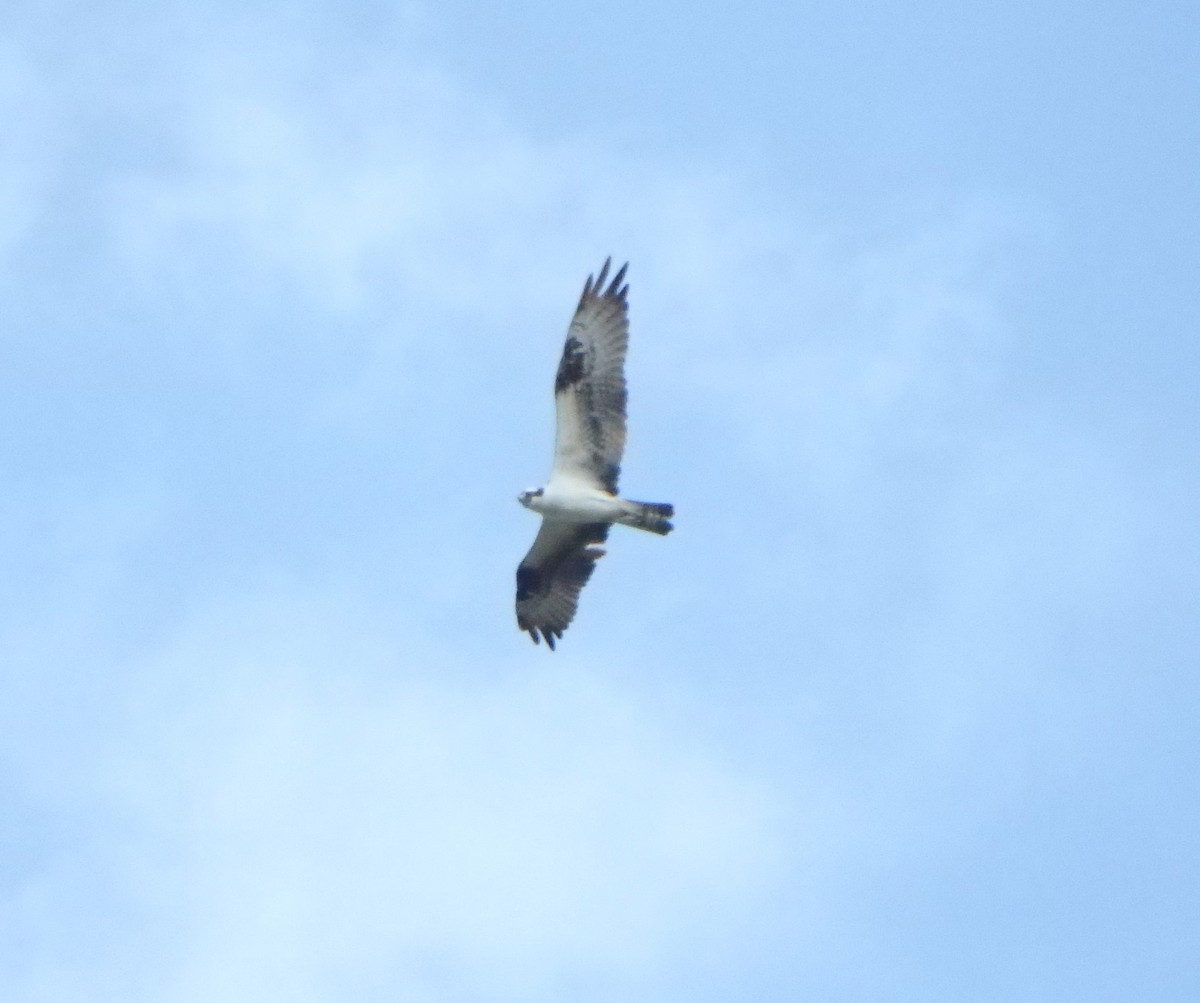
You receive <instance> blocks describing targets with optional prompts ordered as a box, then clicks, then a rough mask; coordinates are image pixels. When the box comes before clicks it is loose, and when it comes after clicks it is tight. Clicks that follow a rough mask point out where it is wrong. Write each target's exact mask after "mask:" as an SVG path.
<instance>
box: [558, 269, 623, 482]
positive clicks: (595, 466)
mask: <svg viewBox="0 0 1200 1003" xmlns="http://www.w3.org/2000/svg"><path fill="white" fill-rule="evenodd" d="M611 265H612V258H611V257H609V258H606V259H605V261H604V267H602V268H601V269H600V273H599V276H598V277H595V278H593V277H592V276H591V275H589V276H588V278H587V282H585V283H584V286H583V293H582V294H581V295H580V297H579V305H578V306H577V307H576V308H575V315H574V316H573V317H572V319H571V325H570V328H569V329H568V331H567V338H566V341H565V343H564V344H563V350H562V357H561V358H560V359H559V363H558V370H557V372H556V373H555V375H554V394H555V399H556V401H557V402H558V408H557V410H558V421H559V425H560V427H559V430H558V437H557V440H556V450H555V455H556V462H559V461H566V462H568V463H570V464H571V465H572V466H574V467H576V469H584V470H587V471H588V472H589V473H590V474H592V475H593V476H594V477H595V478H596V480H597V481H598V483H599V484H600V485H601V486H602V487H603V488H604V489H605V490H606V491H608V492H609V493H611V494H616V492H617V479H618V477H619V476H620V472H621V466H620V463H621V455H622V453H623V452H624V450H625V412H626V405H627V402H628V392H627V389H626V385H625V353H626V351H627V350H628V346H629V302H628V299H627V297H628V293H629V285H628V283H626V282H625V273H626V271H627V270H628V268H629V263H628V262H626V263H625V264H624V265H622V266H621V268H620V269H619V270H618V271H617V274H616V275H614V276H613V279H612V281H611V282H609V284H608V286H607V287H605V282H606V281H607V279H608V270H609V268H610V267H611ZM567 400H570V404H569V405H567V407H566V409H565V410H564V406H563V405H564V404H565V403H566V401H567ZM564 423H566V424H567V425H568V426H569V427H567V428H564V427H562V426H563V424H564ZM564 440H565V441H570V442H571V443H572V444H573V448H571V449H569V450H567V452H566V453H564V450H563V446H564Z"/></svg>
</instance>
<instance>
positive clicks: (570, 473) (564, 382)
mask: <svg viewBox="0 0 1200 1003" xmlns="http://www.w3.org/2000/svg"><path fill="white" fill-rule="evenodd" d="M609 264H610V261H606V262H605V263H604V267H603V268H602V269H601V270H600V276H599V278H598V279H596V280H595V281H593V279H592V277H591V276H588V280H587V283H586V284H585V285H584V287H583V295H582V296H581V297H580V299H579V306H578V307H577V308H576V310H575V316H574V318H572V320H571V326H570V328H569V329H568V331H567V338H566V342H565V343H564V345H563V352H562V357H561V359H560V361H559V364H558V372H557V374H556V375H555V379H554V400H555V414H556V419H557V422H556V434H555V440H554V469H553V471H552V473H551V475H550V480H549V481H548V482H547V483H546V485H545V487H541V488H536V489H532V490H529V491H524V492H522V493H521V495H520V496H519V499H518V500H519V501H520V502H521V504H522V505H524V506H525V507H526V508H528V509H531V510H532V511H534V512H537V513H539V514H540V515H541V516H542V527H541V529H540V530H539V531H538V535H537V538H536V539H535V540H534V541H533V547H532V548H531V549H530V551H529V553H528V554H526V555H525V559H524V560H523V561H522V562H521V566H520V567H519V568H517V625H518V626H519V627H520V628H521V630H525V631H528V632H529V635H530V636H531V637H532V638H533V640H534V642H537V641H538V640H540V638H543V637H544V638H545V639H546V643H547V644H548V645H549V646H550V648H553V647H554V642H555V638H559V637H562V633H563V631H564V630H566V629H567V626H568V625H569V624H570V622H571V620H572V619H573V618H574V616H575V609H576V606H577V605H578V602H579V592H580V590H581V589H582V588H583V586H584V585H585V584H586V583H587V580H588V578H590V577H591V574H592V570H593V568H594V566H595V563H596V561H597V560H599V559H600V558H601V557H602V556H604V549H603V548H602V547H601V546H600V544H602V543H603V542H604V541H605V539H607V537H608V529H609V526H611V525H612V524H613V523H621V524H623V525H626V526H633V527H634V528H636V529H644V530H647V531H648V532H651V533H657V534H659V535H661V536H665V535H666V534H667V533H669V532H670V531H671V529H672V528H673V527H672V525H671V523H670V521H669V520H670V517H671V516H672V515H674V508H673V506H671V505H669V504H666V503H653V502H651V503H646V502H636V501H630V500H629V499H626V498H620V497H618V496H617V479H618V477H619V476H620V472H621V456H622V454H623V452H624V449H625V402H626V391H625V351H626V348H627V346H628V344H629V318H628V304H627V302H626V294H627V292H628V290H629V287H628V286H623V285H622V284H621V282H622V280H623V279H624V278H625V268H622V269H621V270H620V271H619V272H617V274H616V276H615V277H614V278H613V280H612V283H611V284H610V285H609V286H608V287H607V288H605V286H604V281H605V279H606V278H607V276H608V268H609ZM626 267H628V266H626Z"/></svg>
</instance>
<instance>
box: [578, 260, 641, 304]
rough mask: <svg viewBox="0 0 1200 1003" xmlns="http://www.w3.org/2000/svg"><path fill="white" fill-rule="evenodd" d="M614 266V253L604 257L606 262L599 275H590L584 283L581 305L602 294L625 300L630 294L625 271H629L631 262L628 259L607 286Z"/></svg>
mask: <svg viewBox="0 0 1200 1003" xmlns="http://www.w3.org/2000/svg"><path fill="white" fill-rule="evenodd" d="M611 267H612V255H611V254H610V255H609V256H608V257H607V258H605V259H604V264H603V266H601V268H600V272H599V274H598V275H588V277H587V281H586V282H585V283H584V284H583V294H582V295H581V296H580V297H579V306H581V307H582V306H583V304H584V303H586V302H587V301H588V300H589V299H590V298H592V297H593V296H601V297H605V298H612V299H617V300H621V301H622V302H623V301H624V300H625V297H626V296H627V295H628V294H629V283H628V282H625V273H626V272H628V271H629V262H628V261H626V262H625V264H623V265H622V266H621V267H620V268H619V269H618V270H617V274H616V275H614V276H613V278H612V281H611V282H609V284H608V288H605V286H604V283H605V281H606V280H607V279H608V270H609V269H610V268H611Z"/></svg>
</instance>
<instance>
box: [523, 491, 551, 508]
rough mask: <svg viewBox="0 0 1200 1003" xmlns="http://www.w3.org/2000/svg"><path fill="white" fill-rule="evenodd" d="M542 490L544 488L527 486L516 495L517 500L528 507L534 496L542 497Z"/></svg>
mask: <svg viewBox="0 0 1200 1003" xmlns="http://www.w3.org/2000/svg"><path fill="white" fill-rule="evenodd" d="M544 490H545V489H544V488H528V489H526V490H525V491H522V492H521V493H520V494H519V495H517V501H519V502H520V503H521V504H522V505H524V506H525V507H526V508H529V507H530V506H531V505H532V504H533V500H534V499H535V498H541V497H542V492H543V491H544Z"/></svg>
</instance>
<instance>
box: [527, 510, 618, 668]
mask: <svg viewBox="0 0 1200 1003" xmlns="http://www.w3.org/2000/svg"><path fill="white" fill-rule="evenodd" d="M607 537H608V524H607V523H603V522H597V523H577V522H562V521H560V520H556V519H547V518H545V517H543V518H542V528H541V529H539V530H538V535H537V537H536V538H535V539H534V541H533V546H532V547H530V548H529V553H528V554H526V555H525V560H523V561H522V562H521V566H520V567H519V568H517V626H518V627H520V628H521V629H522V630H527V631H529V636H530V637H532V638H533V641H534V643H535V644H536V643H537V642H538V640H539V638H538V634H539V632H540V634H541V636H542V637H544V638H545V639H546V643H547V644H548V645H550V650H551V651H553V650H554V639H555V638H556V637H562V635H563V631H564V630H566V629H567V627H568V625H569V624H570V623H571V621H572V620H573V619H574V618H575V608H576V607H577V606H578V605H579V592H580V590H581V589H582V588H583V587H584V585H586V584H587V580H588V579H589V578H590V577H591V575H592V569H593V568H594V567H595V566H596V561H598V560H599V559H600V558H601V557H603V556H604V548H603V547H601V546H599V544H601V543H603V542H604V541H605V539H606V538H607Z"/></svg>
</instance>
